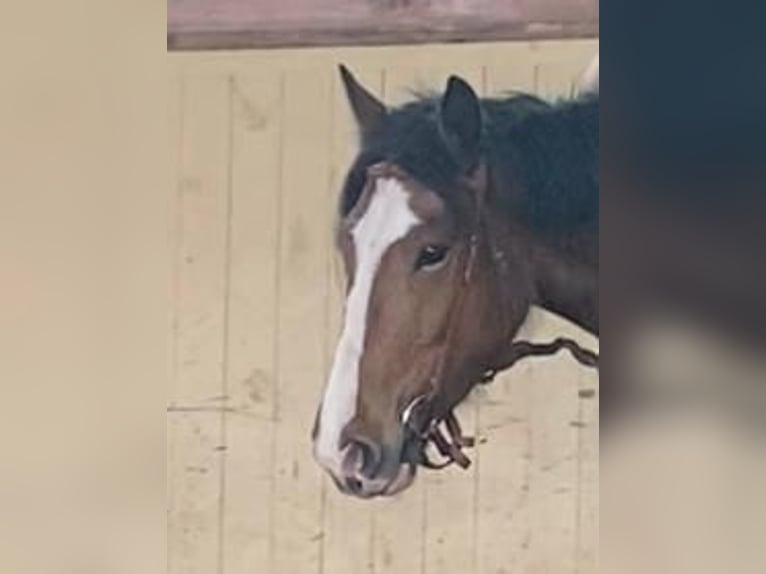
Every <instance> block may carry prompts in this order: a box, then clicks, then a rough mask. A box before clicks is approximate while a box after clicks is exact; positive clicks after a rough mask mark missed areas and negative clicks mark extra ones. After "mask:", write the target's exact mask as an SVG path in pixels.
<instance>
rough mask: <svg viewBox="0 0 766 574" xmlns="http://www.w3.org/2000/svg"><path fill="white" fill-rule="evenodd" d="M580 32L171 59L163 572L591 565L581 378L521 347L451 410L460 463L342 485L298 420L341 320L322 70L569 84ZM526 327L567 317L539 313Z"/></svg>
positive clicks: (393, 89) (381, 83)
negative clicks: (358, 495)
mask: <svg viewBox="0 0 766 574" xmlns="http://www.w3.org/2000/svg"><path fill="white" fill-rule="evenodd" d="M596 51H597V42H595V41H577V40H569V41H550V42H538V43H499V44H491V45H490V44H472V45H449V46H428V47H407V46H404V47H396V48H393V47H391V48H341V49H339V48H335V49H312V50H278V51H267V52H237V53H228V52H215V53H206V52H197V53H174V54H171V55H169V78H170V81H169V94H170V97H169V107H170V118H171V134H172V139H171V142H170V146H171V152H172V158H173V161H172V169H173V173H172V185H173V186H174V188H175V190H176V194H175V198H176V205H175V213H176V217H175V230H174V234H175V238H176V255H175V271H174V277H175V287H174V289H175V293H174V299H175V315H174V317H175V319H174V378H173V384H172V387H171V388H170V389H169V391H168V393H169V397H168V416H167V424H168V500H169V508H168V525H169V526H168V528H169V531H168V549H169V568H168V572H169V573H171V574H213V573H226V574H245V573H248V574H266V573H269V574H272V573H273V574H306V573H324V574H361V573H375V574H384V573H391V574H394V573H396V574H409V573H415V572H419V573H426V574H448V573H452V572H454V573H456V574H502V573H506V574H508V573H511V572H513V573H517V572H518V573H521V572H524V573H533V572H556V573H557V572H595V571H596V570H597V564H598V396H597V393H596V396H595V397H593V396H591V393H589V392H585V393H582V392H581V391H583V390H588V391H590V390H596V389H597V388H598V380H597V376H596V375H595V374H594V373H593V372H590V371H588V370H585V369H584V368H582V367H579V366H578V365H576V363H574V361H573V360H572V359H571V358H569V357H568V356H566V355H562V356H559V357H556V358H553V359H548V360H528V361H527V362H524V363H522V364H520V365H518V367H517V368H515V369H514V370H513V372H511V373H507V374H504V375H503V376H501V377H499V378H498V379H497V380H496V382H495V383H494V384H493V385H492V386H490V387H488V388H483V389H480V391H477V392H476V393H474V395H473V396H472V397H471V398H470V399H469V401H468V402H467V403H466V404H465V405H463V406H462V407H461V409H460V412H459V414H460V417H461V420H462V421H463V422H464V426H465V427H467V429H468V432H471V431H473V432H475V433H476V434H477V435H478V436H479V437H482V443H481V445H480V446H479V447H478V448H477V449H475V451H474V452H472V453H471V457H472V459H473V460H474V464H473V465H472V467H471V468H470V469H469V470H468V471H461V470H459V469H450V470H447V471H444V472H440V473H421V474H420V476H419V478H418V480H417V481H416V485H415V486H414V487H413V488H412V489H410V490H409V491H407V492H405V493H403V494H402V495H401V496H400V497H398V498H397V499H394V500H375V501H367V502H361V501H356V500H352V499H350V498H346V497H343V496H341V495H339V494H338V493H337V492H336V490H335V488H334V486H333V485H332V483H331V481H329V480H328V479H327V478H326V477H325V476H323V474H322V472H321V471H320V470H319V468H318V467H317V465H316V464H315V463H314V461H313V460H312V458H311V451H310V437H309V434H310V429H311V424H312V422H313V416H314V411H315V409H316V406H317V402H318V399H319V397H320V393H321V390H322V387H323V385H324V381H325V378H326V376H327V372H328V368H329V364H330V360H331V354H332V351H333V348H334V343H335V337H336V334H337V331H338V327H339V322H340V306H341V298H340V291H341V285H342V277H341V271H340V266H339V265H338V261H337V260H336V258H335V255H334V253H333V249H332V242H331V226H332V218H333V210H334V206H335V198H336V194H337V192H338V189H339V182H340V180H341V178H342V177H343V174H344V170H345V167H346V165H347V164H348V161H349V158H350V157H351V156H352V154H353V152H354V141H355V134H354V129H353V125H352V123H351V120H350V117H349V113H348V110H347V109H346V105H345V101H344V99H343V98H342V94H341V91H340V85H339V82H338V78H337V73H336V65H337V63H338V62H344V63H346V64H347V65H349V66H350V67H351V68H352V69H353V70H354V71H355V72H356V73H357V74H358V75H359V77H360V78H361V79H363V81H364V82H365V83H366V85H367V86H369V87H370V88H371V89H372V90H373V91H375V92H376V93H378V94H380V95H381V96H383V97H384V98H385V100H386V101H387V102H390V103H396V102H402V101H404V100H406V99H407V98H408V97H409V94H408V89H411V88H425V87H440V86H442V85H443V82H444V80H445V78H446V77H447V75H448V74H450V73H458V74H461V75H463V76H464V77H465V78H467V79H468V80H470V81H471V82H472V83H473V85H474V86H475V87H476V89H477V90H478V91H480V92H481V93H483V94H496V93H500V92H502V91H504V90H509V89H524V90H531V91H534V92H537V93H540V94H543V95H545V96H551V97H553V96H556V95H566V94H568V93H570V91H571V89H572V81H573V79H574V78H575V77H576V76H577V75H578V74H579V73H581V72H582V70H583V69H584V68H585V67H586V66H587V63H588V62H589V60H590V59H591V57H592V56H593V55H594V54H595V52H596ZM532 323H533V325H529V326H528V327H529V328H530V329H531V332H533V333H535V335H536V338H545V337H546V335H549V334H550V333H552V332H553V331H557V330H558V329H561V328H564V329H566V330H568V331H574V328H573V327H571V326H569V325H566V324H564V323H563V322H561V321H559V320H557V319H555V318H551V317H550V316H544V315H540V316H535V317H534V318H533V321H532ZM588 342H589V343H591V344H596V343H594V342H593V341H592V340H589V341H588Z"/></svg>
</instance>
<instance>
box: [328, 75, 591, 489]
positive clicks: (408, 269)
mask: <svg viewBox="0 0 766 574" xmlns="http://www.w3.org/2000/svg"><path fill="white" fill-rule="evenodd" d="M341 75H342V79H343V83H344V86H345V88H346V92H347V96H348V99H349V102H350V105H351V109H352V110H353V112H354V116H355V118H356V120H357V123H358V126H359V129H360V133H361V151H360V152H359V154H358V156H357V158H356V160H355V162H354V163H353V165H352V167H351V169H350V171H349V173H348V176H347V178H346V182H345V186H344V189H343V191H342V194H341V201H340V217H339V225H338V227H337V245H338V248H339V250H340V252H341V254H342V256H343V260H344V262H345V269H346V274H347V282H348V292H347V300H346V305H345V319H344V324H343V329H342V333H341V336H340V341H339V343H338V347H337V350H336V354H335V359H334V362H333V366H332V371H331V374H330V379H329V382H328V384H327V387H326V391H325V394H324V397H323V400H322V403H321V406H320V408H319V412H318V413H317V418H316V422H315V426H314V433H313V438H314V454H315V457H316V459H317V460H318V461H319V463H320V464H321V465H322V466H323V467H324V468H325V469H326V470H327V471H328V472H329V473H330V475H331V476H332V477H333V479H334V480H335V482H336V483H337V485H338V487H339V488H340V489H341V490H342V491H344V492H347V493H350V494H354V495H357V496H360V497H370V496H376V495H391V494H394V493H396V492H399V491H401V490H402V489H404V488H406V487H407V486H408V485H409V484H410V483H411V481H412V479H413V478H414V476H415V472H416V469H417V467H418V465H425V466H436V465H434V464H433V463H431V462H430V460H429V458H428V456H426V447H427V446H428V445H429V444H433V445H435V446H436V448H437V449H438V450H439V451H440V452H441V453H442V454H443V455H445V456H446V459H447V461H448V462H450V461H454V462H458V463H459V464H461V465H463V466H465V465H467V463H468V461H467V459H466V458H465V457H464V455H463V454H462V452H461V450H460V449H461V447H462V446H466V445H467V444H470V442H469V441H468V440H466V439H464V438H463V437H462V435H461V433H460V429H459V426H458V425H457V421H456V420H455V418H454V416H453V415H452V409H453V408H454V407H455V406H456V405H457V404H458V403H460V401H462V400H463V399H464V398H465V396H466V395H467V394H468V392H469V391H470V390H471V389H472V387H473V386H474V385H475V384H477V383H479V382H482V381H488V380H490V379H491V377H492V376H493V374H494V373H495V372H497V371H499V370H501V369H505V368H507V367H508V366H510V365H511V364H513V363H514V362H515V361H516V360H518V359H519V358H521V357H523V356H528V355H533V354H538V355H540V354H551V353H554V352H556V351H557V350H559V349H561V348H569V350H570V351H572V352H573V354H574V355H575V357H576V358H577V359H579V360H580V361H581V362H584V363H586V364H590V365H595V364H597V357H596V356H595V355H593V354H592V353H589V352H587V351H584V350H582V349H580V348H579V347H577V346H576V345H575V344H574V343H573V342H572V341H569V340H566V339H563V338H562V339H557V340H556V341H554V342H552V343H551V344H548V345H533V344H531V343H525V342H516V343H512V341H513V338H514V335H515V334H516V333H517V331H518V329H519V327H520V326H521V325H522V323H523V322H524V320H525V318H526V316H527V313H528V311H529V309H530V307H531V306H532V305H537V306H541V307H543V308H545V309H548V310H550V311H552V312H554V313H557V314H559V315H561V316H563V317H565V318H567V319H569V320H571V321H573V322H574V323H576V324H578V325H580V326H582V327H583V328H585V329H586V330H588V331H590V332H591V333H594V334H596V335H597V334H598V97H597V96H596V95H588V96H583V97H579V98H576V99H573V100H569V101H563V102H558V103H554V104H551V103H547V102H544V101H542V100H539V99H537V98H534V97H532V96H528V95H515V96H513V97H509V98H506V99H484V100H480V99H479V98H478V97H477V96H476V94H475V93H474V91H473V90H472V89H471V87H470V86H469V85H468V84H467V83H466V82H465V81H464V80H462V79H460V78H457V77H454V76H453V77H451V78H450V79H449V80H448V83H447V87H446V90H445V92H444V94H443V95H442V96H441V97H423V98H420V99H418V100H416V101H414V102H411V103H409V104H406V105H404V106H402V107H400V108H397V109H392V110H389V109H386V107H385V106H384V105H383V104H382V103H381V102H379V101H378V100H377V99H376V98H374V97H373V96H372V95H371V94H370V93H369V92H367V91H366V90H365V89H364V88H363V87H362V86H361V85H360V84H359V83H358V82H357V81H356V80H355V79H354V78H353V76H352V75H351V74H350V72H348V70H346V69H345V68H341ZM443 429H446V431H447V433H448V436H445V435H444V432H443Z"/></svg>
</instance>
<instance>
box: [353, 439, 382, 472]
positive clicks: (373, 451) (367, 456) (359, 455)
mask: <svg viewBox="0 0 766 574" xmlns="http://www.w3.org/2000/svg"><path fill="white" fill-rule="evenodd" d="M382 459H383V449H382V448H381V447H380V446H379V445H378V444H377V443H376V442H375V441H372V440H370V439H368V438H366V437H359V436H357V437H354V438H353V440H352V441H351V443H350V444H349V453H348V462H349V464H350V466H351V468H350V469H349V470H351V473H350V474H361V475H362V476H365V477H367V478H373V477H374V476H375V474H376V473H377V472H378V469H379V468H380V464H381V462H382Z"/></svg>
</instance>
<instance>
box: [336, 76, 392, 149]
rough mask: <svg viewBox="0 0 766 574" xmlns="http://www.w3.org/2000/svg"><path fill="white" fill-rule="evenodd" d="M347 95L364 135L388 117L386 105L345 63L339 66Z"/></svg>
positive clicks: (372, 131) (375, 128) (371, 131)
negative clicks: (357, 78) (364, 85)
mask: <svg viewBox="0 0 766 574" xmlns="http://www.w3.org/2000/svg"><path fill="white" fill-rule="evenodd" d="M338 68H339V70H340V78H341V81H342V82H343V87H344V88H345V89H346V97H347V98H348V102H349V104H350V105H351V111H352V112H353V113H354V118H355V119H356V123H357V126H358V127H359V130H360V131H361V133H362V137H367V136H369V135H370V134H372V133H374V132H375V131H376V130H377V129H378V128H379V127H380V124H381V123H383V120H384V119H385V118H386V113H387V112H386V106H384V105H383V103H382V102H381V101H380V100H378V99H377V98H376V97H375V96H373V95H372V94H371V93H370V92H368V91H367V90H366V89H365V88H364V87H363V86H362V85H361V84H360V83H359V82H358V81H357V80H356V78H355V77H354V75H353V74H352V73H351V71H350V70H349V69H348V68H346V66H344V65H343V64H340V65H339V66H338Z"/></svg>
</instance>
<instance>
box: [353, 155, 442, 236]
mask: <svg viewBox="0 0 766 574" xmlns="http://www.w3.org/2000/svg"><path fill="white" fill-rule="evenodd" d="M444 210H445V206H444V202H443V200H442V199H441V198H440V197H439V195H438V194H437V193H436V192H435V191H433V190H431V189H430V188H428V187H427V186H425V185H423V184H421V183H420V182H418V181H417V180H415V179H414V178H412V177H411V176H409V175H408V174H406V173H405V172H403V171H402V170H399V169H397V170H395V171H390V172H387V173H385V174H383V173H381V174H376V175H373V177H371V178H370V179H368V182H367V185H366V186H365V190H364V191H363V192H362V194H361V196H360V198H359V201H358V205H357V206H356V208H355V209H354V210H353V211H352V213H350V214H349V218H348V229H350V230H351V231H352V233H354V234H356V233H358V232H359V231H358V230H359V229H360V227H361V228H364V229H369V227H370V225H371V224H369V223H367V224H366V225H365V226H361V223H362V221H363V220H365V221H367V222H369V221H374V222H376V224H377V225H385V221H382V220H381V218H380V217H379V214H380V213H381V212H386V213H390V214H399V215H402V214H404V213H409V214H411V215H414V217H415V218H416V219H417V220H418V221H417V223H428V222H429V221H432V220H435V219H437V218H438V217H439V216H441V215H442V214H443V213H444ZM371 212H372V213H371ZM396 221H397V220H396V219H394V220H392V222H391V223H392V225H393V226H394V227H396Z"/></svg>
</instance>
